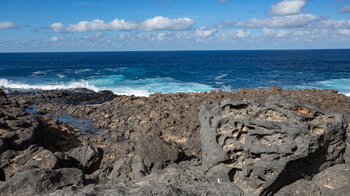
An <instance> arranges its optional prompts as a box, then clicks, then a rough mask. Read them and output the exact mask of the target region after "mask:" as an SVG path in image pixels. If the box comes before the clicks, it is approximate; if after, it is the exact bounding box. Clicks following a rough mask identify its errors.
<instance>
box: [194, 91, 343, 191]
mask: <svg viewBox="0 0 350 196" xmlns="http://www.w3.org/2000/svg"><path fill="white" fill-rule="evenodd" d="M199 119H200V122H201V140H202V153H203V171H204V172H206V173H207V175H208V176H209V177H210V178H212V179H215V178H216V179H218V180H221V181H231V182H233V183H234V184H236V185H237V186H238V187H240V188H241V189H242V190H244V191H245V192H247V193H249V194H254V195H270V194H272V193H274V192H275V191H277V190H278V189H279V188H281V187H282V186H284V185H286V184H288V183H290V182H293V181H295V180H297V179H300V178H306V177H311V176H313V175H314V174H316V173H318V172H319V171H321V170H323V169H326V168H328V167H330V166H331V165H333V164H335V163H341V162H343V157H342V154H343V153H344V150H345V142H344V140H345V131H346V128H347V124H346V123H345V120H344V117H343V115H342V114H328V113H325V112H323V111H321V110H320V109H318V108H316V107H313V106H310V105H307V104H302V103H299V102H297V101H294V100H291V99H288V98H284V97H282V96H272V97H270V98H269V99H268V100H267V101H266V103H265V104H264V105H260V104H258V103H256V102H254V101H234V100H225V101H222V102H219V103H215V104H209V105H205V106H204V107H203V108H202V109H201V111H200V114H199Z"/></svg>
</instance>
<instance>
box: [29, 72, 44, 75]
mask: <svg viewBox="0 0 350 196" xmlns="http://www.w3.org/2000/svg"><path fill="white" fill-rule="evenodd" d="M46 72H47V71H34V72H33V73H32V74H33V75H42V74H46Z"/></svg>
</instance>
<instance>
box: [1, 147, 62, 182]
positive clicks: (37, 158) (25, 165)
mask: <svg viewBox="0 0 350 196" xmlns="http://www.w3.org/2000/svg"><path fill="white" fill-rule="evenodd" d="M60 165H61V164H60V160H59V159H58V158H57V157H56V156H55V155H54V154H53V153H52V152H51V151H49V150H47V149H44V148H43V147H38V146H35V145H31V146H29V147H28V149H26V150H23V151H15V150H7V151H5V152H4V153H2V154H1V155H0V168H1V169H2V170H3V171H4V175H5V177H6V179H8V178H10V177H11V176H12V175H14V174H15V173H18V172H21V171H25V170H28V169H32V168H43V169H57V168H59V167H60Z"/></svg>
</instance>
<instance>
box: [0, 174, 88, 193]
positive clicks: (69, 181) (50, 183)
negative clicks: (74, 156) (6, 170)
mask: <svg viewBox="0 0 350 196" xmlns="http://www.w3.org/2000/svg"><path fill="white" fill-rule="evenodd" d="M83 183H84V174H83V172H82V171H81V170H79V169H75V168H64V169H58V170H45V169H31V170H27V171H25V172H20V173H17V174H16V175H14V176H13V177H12V178H10V179H9V180H7V181H6V182H5V183H3V184H2V185H1V186H0V195H44V194H48V193H51V192H53V191H55V190H56V189H58V188H62V187H65V186H82V185H83Z"/></svg>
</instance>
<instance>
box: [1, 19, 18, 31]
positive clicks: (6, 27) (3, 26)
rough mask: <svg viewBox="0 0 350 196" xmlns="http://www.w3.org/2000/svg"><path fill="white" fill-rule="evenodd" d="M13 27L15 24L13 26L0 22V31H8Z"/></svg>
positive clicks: (10, 23) (9, 23)
mask: <svg viewBox="0 0 350 196" xmlns="http://www.w3.org/2000/svg"><path fill="white" fill-rule="evenodd" d="M14 27H16V24H14V23H12V22H8V21H5V22H0V30H3V29H10V28H14Z"/></svg>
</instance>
